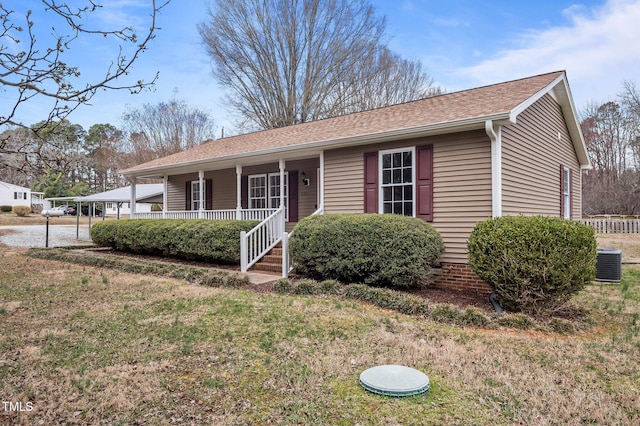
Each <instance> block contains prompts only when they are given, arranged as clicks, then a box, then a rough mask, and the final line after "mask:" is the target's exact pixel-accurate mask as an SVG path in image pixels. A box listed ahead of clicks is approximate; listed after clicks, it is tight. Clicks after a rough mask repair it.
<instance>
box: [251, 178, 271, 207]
mask: <svg viewBox="0 0 640 426" xmlns="http://www.w3.org/2000/svg"><path fill="white" fill-rule="evenodd" d="M249 208H250V209H265V208H267V175H254V176H249Z"/></svg>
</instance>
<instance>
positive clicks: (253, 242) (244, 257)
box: [240, 207, 285, 272]
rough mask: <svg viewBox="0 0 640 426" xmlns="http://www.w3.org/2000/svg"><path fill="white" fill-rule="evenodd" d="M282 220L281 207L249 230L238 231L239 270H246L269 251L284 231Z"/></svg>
mask: <svg viewBox="0 0 640 426" xmlns="http://www.w3.org/2000/svg"><path fill="white" fill-rule="evenodd" d="M284 222H285V209H284V207H282V208H279V209H278V210H276V211H275V212H274V213H272V214H271V215H270V216H269V217H267V218H266V219H265V220H263V221H262V222H260V224H259V225H257V226H256V227H255V228H253V229H252V230H251V231H249V232H245V231H242V232H241V233H240V270H241V271H242V272H247V270H248V269H249V268H250V267H251V266H253V264H255V263H256V262H257V261H258V260H260V259H261V258H262V256H264V255H265V254H267V253H269V251H270V250H271V249H272V248H274V247H275V246H276V245H277V244H278V243H279V242H280V241H281V240H282V236H283V234H284V233H285V232H284ZM283 259H284V253H283ZM283 262H284V260H283Z"/></svg>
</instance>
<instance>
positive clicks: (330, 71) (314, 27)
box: [198, 0, 431, 129]
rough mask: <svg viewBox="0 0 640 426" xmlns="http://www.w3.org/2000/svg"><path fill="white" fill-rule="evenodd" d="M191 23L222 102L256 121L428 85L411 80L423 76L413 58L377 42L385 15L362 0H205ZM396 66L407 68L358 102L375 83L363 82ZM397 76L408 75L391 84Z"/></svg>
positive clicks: (279, 120) (297, 119) (318, 114)
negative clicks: (203, 11) (202, 12)
mask: <svg viewBox="0 0 640 426" xmlns="http://www.w3.org/2000/svg"><path fill="white" fill-rule="evenodd" d="M198 30H199V32H200V35H201V37H202V40H203V42H204V44H205V47H206V50H207V53H208V54H209V55H210V56H211V58H212V60H213V65H214V67H213V75H214V77H215V78H216V79H217V80H218V82H219V83H220V84H221V85H222V86H224V87H226V88H228V89H229V95H228V97H227V99H226V103H227V105H229V107H230V109H232V110H233V111H235V112H237V113H238V114H239V116H240V117H242V118H243V120H245V121H246V122H247V123H249V124H252V125H253V126H257V127H259V128H265V129H268V128H275V127H282V126H287V125H291V124H296V123H302V122H307V121H313V120H317V119H321V118H326V117H332V116H336V115H340V114H344V113H346V112H350V111H354V110H360V109H362V108H368V107H370V106H371V105H372V104H373V105H375V106H381V104H380V102H378V101H384V102H394V101H395V100H397V99H398V98H401V99H403V100H406V99H415V98H417V97H421V96H423V95H424V94H425V90H428V87H427V88H423V87H420V89H419V90H418V91H414V89H415V86H421V85H422V84H423V83H424V84H430V83H431V82H430V80H429V79H428V77H426V76H425V75H424V73H423V72H422V71H421V69H419V67H418V65H417V63H405V62H402V61H400V60H399V59H398V58H397V57H396V56H393V55H390V54H387V53H386V51H385V49H384V48H381V46H382V40H383V36H384V30H385V20H384V18H378V17H376V15H375V13H374V9H373V7H371V5H370V4H369V3H368V2H367V1H366V0H213V2H212V4H211V7H210V9H209V20H208V22H206V23H202V24H200V25H199V26H198ZM398 64H399V65H400V66H396V65H398ZM400 71H409V72H408V73H407V74H405V75H404V76H399V75H394V78H393V79H392V81H393V82H394V84H390V85H388V86H386V87H385V89H386V90H388V91H389V92H391V91H392V90H396V91H397V92H396V93H386V94H378V93H376V94H375V95H373V96H372V98H373V99H375V100H370V99H367V100H366V101H365V102H363V96H362V94H363V93H371V91H372V90H377V89H378V87H376V88H375V89H373V88H371V87H364V88H363V87H362V86H363V85H364V84H366V83H365V82H369V83H371V84H374V82H377V83H378V84H379V83H381V82H382V81H383V80H384V74H385V73H390V74H394V72H400ZM405 77H406V78H407V80H412V78H413V80H412V81H411V82H410V83H408V84H399V83H400V82H401V81H402V79H403V78H405ZM395 83H398V84H395ZM399 92H402V93H399ZM377 96H380V98H376V97H377ZM385 104H386V103H385Z"/></svg>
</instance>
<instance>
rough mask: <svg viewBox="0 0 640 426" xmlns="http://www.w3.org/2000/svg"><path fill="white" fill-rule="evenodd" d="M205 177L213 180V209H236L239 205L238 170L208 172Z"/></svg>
mask: <svg viewBox="0 0 640 426" xmlns="http://www.w3.org/2000/svg"><path fill="white" fill-rule="evenodd" d="M204 176H205V178H207V179H209V178H211V179H212V180H213V204H212V207H213V209H214V210H227V209H235V208H236V207H237V205H238V200H237V195H236V194H237V193H236V169H224V170H215V171H213V172H206V173H205V174H204Z"/></svg>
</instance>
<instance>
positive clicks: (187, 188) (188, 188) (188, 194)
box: [184, 180, 191, 210]
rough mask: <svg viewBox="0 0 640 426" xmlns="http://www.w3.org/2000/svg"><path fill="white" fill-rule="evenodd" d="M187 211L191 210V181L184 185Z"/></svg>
mask: <svg viewBox="0 0 640 426" xmlns="http://www.w3.org/2000/svg"><path fill="white" fill-rule="evenodd" d="M184 200H185V207H184V209H185V210H191V181H190V180H188V181H187V182H186V183H185V185H184Z"/></svg>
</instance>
